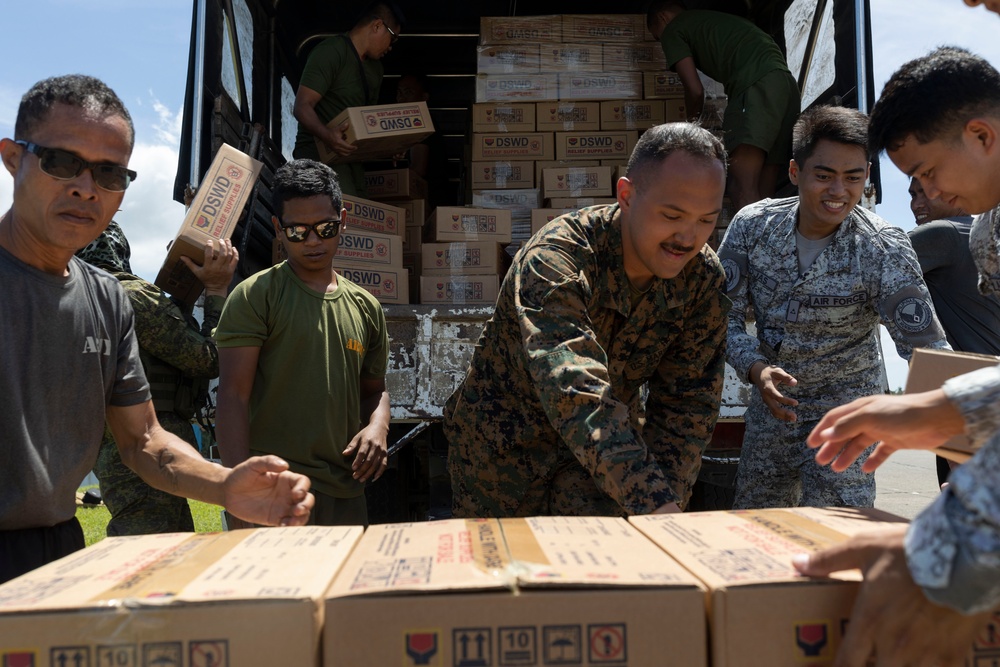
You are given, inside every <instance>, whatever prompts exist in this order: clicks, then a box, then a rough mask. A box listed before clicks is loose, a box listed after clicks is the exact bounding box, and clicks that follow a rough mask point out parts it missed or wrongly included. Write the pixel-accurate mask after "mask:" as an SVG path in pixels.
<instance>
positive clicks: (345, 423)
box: [215, 160, 390, 525]
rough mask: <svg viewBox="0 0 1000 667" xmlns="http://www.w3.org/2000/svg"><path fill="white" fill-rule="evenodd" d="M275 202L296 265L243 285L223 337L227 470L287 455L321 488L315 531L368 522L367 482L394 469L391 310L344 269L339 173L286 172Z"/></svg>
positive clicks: (222, 432) (306, 166)
mask: <svg viewBox="0 0 1000 667" xmlns="http://www.w3.org/2000/svg"><path fill="white" fill-rule="evenodd" d="M272 198H273V206H274V212H275V217H274V218H273V219H272V220H273V223H274V229H275V232H276V233H277V235H278V238H280V239H281V241H282V244H283V245H284V247H285V250H286V252H287V254H288V261H286V262H282V263H281V264H279V265H277V266H274V267H271V268H270V269H266V270H264V271H261V272H260V273H258V274H256V275H254V276H251V277H250V278H247V279H246V280H244V281H243V282H242V283H240V284H239V285H237V286H236V288H235V289H234V290H233V293H232V294H231V295H230V296H229V299H228V300H227V301H226V305H225V308H224V309H223V311H222V318H221V319H220V320H219V327H218V329H217V330H216V335H215V338H216V341H217V343H218V346H219V370H220V372H221V374H220V376H219V403H218V410H217V425H216V435H217V437H218V442H219V451H220V452H221V454H222V462H223V463H225V464H226V465H236V464H238V463H240V462H242V461H243V460H245V459H246V458H247V457H248V456H250V455H251V454H275V455H278V456H281V457H282V458H283V459H285V460H287V461H288V462H289V464H290V465H291V467H292V470H295V471H296V472H301V473H303V474H305V475H308V476H309V478H310V479H311V480H312V488H313V493H314V495H315V496H316V506H315V507H314V508H313V511H312V514H311V516H310V518H309V521H310V523H315V524H317V525H352V524H353V525H357V524H364V525H367V523H368V511H367V509H366V505H365V497H364V488H365V487H364V484H365V482H367V481H369V480H370V481H374V480H376V479H378V478H379V477H380V476H381V475H382V473H383V472H385V469H386V465H387V461H386V448H387V443H386V436H387V435H388V432H389V418H390V415H389V393H388V392H387V391H386V387H385V371H386V366H387V364H388V351H389V336H388V333H387V329H386V323H385V313H384V312H383V310H382V306H381V305H380V304H379V303H378V301H376V300H375V298H374V297H373V296H371V295H370V294H368V292H366V291H365V290H363V289H362V288H361V287H358V286H357V285H355V284H354V283H352V282H350V281H349V280H347V279H345V278H344V277H342V276H339V275H337V273H336V272H335V271H334V270H333V258H334V256H335V255H336V254H337V248H338V247H339V245H340V232H341V230H342V228H343V223H342V222H341V220H342V219H343V202H342V195H341V192H340V186H339V185H338V183H337V176H336V174H335V173H334V172H333V170H332V169H330V167H328V166H326V165H325V164H322V163H320V162H316V161H314V160H293V161H292V162H289V163H288V164H286V165H284V166H283V167H281V168H280V169H278V171H277V172H275V175H274V188H273V190H272ZM290 427H291V428H290Z"/></svg>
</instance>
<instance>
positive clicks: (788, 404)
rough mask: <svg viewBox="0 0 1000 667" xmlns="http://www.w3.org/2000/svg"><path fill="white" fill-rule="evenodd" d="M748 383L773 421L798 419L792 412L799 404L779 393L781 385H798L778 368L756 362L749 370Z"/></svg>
mask: <svg viewBox="0 0 1000 667" xmlns="http://www.w3.org/2000/svg"><path fill="white" fill-rule="evenodd" d="M750 381H751V382H753V384H754V385H755V386H756V387H757V390H758V391H759V392H760V397H761V398H762V399H763V400H764V405H766V406H767V409H768V410H770V411H771V414H772V415H774V418H775V419H780V420H781V421H784V422H794V421H796V420H797V419H798V417H796V415H795V412H794V411H793V410H789V408H794V407H795V406H797V405H798V404H799V402H798V401H797V400H795V399H794V398H791V397H789V396H785V395H784V394H782V393H781V389H780V387H781V386H782V385H785V386H788V387H794V386H795V385H797V384H798V383H799V381H798V380H796V379H795V378H794V377H792V376H791V375H790V374H789V373H787V372H786V371H785V369H783V368H779V367H778V366H768V365H767V364H765V363H764V362H758V363H757V364H755V365H754V366H753V367H752V368H751V369H750Z"/></svg>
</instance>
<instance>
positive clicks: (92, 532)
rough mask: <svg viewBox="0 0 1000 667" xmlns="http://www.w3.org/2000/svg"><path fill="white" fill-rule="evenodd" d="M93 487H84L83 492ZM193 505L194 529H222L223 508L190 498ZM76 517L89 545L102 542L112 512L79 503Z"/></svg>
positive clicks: (203, 530) (209, 530)
mask: <svg viewBox="0 0 1000 667" xmlns="http://www.w3.org/2000/svg"><path fill="white" fill-rule="evenodd" d="M89 488H93V487H89V486H88V487H84V488H82V489H80V491H81V492H83V491H86V490H87V489H89ZM188 505H190V506H191V517H192V518H193V519H194V529H195V531H197V532H199V533H214V532H217V531H220V530H222V516H221V511H222V508H221V507H219V506H218V505H209V504H208V503H201V502H198V501H197V500H189V501H188ZM76 518H77V520H78V521H79V522H80V525H81V526H83V536H84V538H85V539H86V541H87V546H88V547H89V546H90V545H91V544H94V543H95V542H100V541H101V540H103V539H104V538H105V537H106V533H105V531H106V529H107V527H108V521H110V520H111V514H110V513H109V512H108V508H107V507H105V506H104V505H97V506H94V505H79V506H77V508H76Z"/></svg>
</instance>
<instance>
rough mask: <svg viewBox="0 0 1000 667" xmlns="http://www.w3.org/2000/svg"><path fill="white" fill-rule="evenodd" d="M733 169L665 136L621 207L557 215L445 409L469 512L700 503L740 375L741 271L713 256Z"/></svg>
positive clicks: (601, 511)
mask: <svg viewBox="0 0 1000 667" xmlns="http://www.w3.org/2000/svg"><path fill="white" fill-rule="evenodd" d="M725 161H726V155H725V149H724V148H723V147H722V144H721V143H720V142H719V141H718V140H717V139H716V138H715V137H713V136H712V134H711V133H709V132H708V131H707V130H704V129H702V128H699V127H696V126H694V125H691V124H688V123H673V124H668V125H660V126H658V127H655V128H653V129H650V130H648V131H647V132H646V133H645V134H644V135H643V136H642V138H641V139H640V140H639V143H638V144H637V145H636V147H635V150H634V151H633V153H632V156H631V158H630V160H629V163H628V170H627V176H625V177H623V178H621V179H619V181H618V203H617V204H612V205H609V206H596V207H592V208H586V209H583V210H582V211H579V212H576V213H570V214H567V215H564V216H562V217H559V218H556V219H555V220H553V221H552V222H551V223H549V224H548V225H547V226H546V227H545V228H543V229H542V230H541V231H540V232H539V233H537V234H535V236H534V237H532V239H531V240H530V241H528V243H527V244H526V246H525V247H524V248H523V249H522V250H521V251H520V252H519V253H518V255H517V257H516V258H515V259H514V265H513V267H512V268H511V269H510V271H509V272H508V273H507V277H506V278H505V279H504V282H503V285H502V287H501V290H500V296H499V298H498V300H497V305H496V311H495V313H494V315H493V317H492V318H491V319H490V321H489V322H487V323H486V327H485V329H484V330H483V333H482V336H481V337H480V339H479V342H478V343H477V344H476V349H475V351H474V353H473V356H472V361H471V366H470V369H469V372H468V375H467V376H466V378H465V381H464V382H463V383H462V385H461V386H459V388H458V389H457V390H456V391H455V393H454V394H453V395H452V397H451V398H450V399H449V400H448V403H447V405H446V406H445V412H444V418H445V422H444V428H445V434H446V436H447V438H448V442H449V447H450V450H449V456H448V465H449V470H450V473H451V480H452V491H453V493H454V501H453V509H454V514H455V515H456V516H461V517H498V516H500V517H502V516H531V515H542V514H545V515H560V514H567V515H619V516H620V515H623V514H646V513H651V512H654V511H675V512H676V511H679V509H680V508H682V507H684V506H685V505H686V504H687V501H688V499H689V498H690V494H691V486H692V485H693V484H694V481H695V479H696V477H697V475H698V470H699V468H700V466H701V455H702V452H703V451H704V449H705V446H706V445H707V443H708V441H709V439H710V437H711V434H712V430H713V428H714V426H715V421H716V418H717V416H718V413H719V404H720V399H721V391H722V381H723V371H724V368H725V336H726V312H727V310H728V308H729V301H728V299H726V297H725V296H724V295H723V293H722V289H723V286H724V282H725V275H724V274H723V271H722V267H721V265H720V264H719V261H718V258H717V257H716V256H715V253H714V252H713V251H712V250H711V249H710V248H709V247H708V246H707V245H706V242H707V241H708V238H709V237H710V236H711V234H712V232H713V229H714V226H715V222H716V219H717V217H718V215H719V213H720V210H721V208H722V195H723V192H724V189H725V176H726V168H725ZM647 382H648V386H649V396H648V399H647V400H646V401H645V405H644V406H643V402H642V398H641V390H642V387H643V385H645V384H646V383H647ZM643 418H645V423H644V424H643V421H642V420H643Z"/></svg>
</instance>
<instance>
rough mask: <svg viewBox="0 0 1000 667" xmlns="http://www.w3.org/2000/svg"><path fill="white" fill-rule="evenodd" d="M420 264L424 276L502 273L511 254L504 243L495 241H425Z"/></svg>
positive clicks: (498, 274)
mask: <svg viewBox="0 0 1000 667" xmlns="http://www.w3.org/2000/svg"><path fill="white" fill-rule="evenodd" d="M420 254H421V257H420V266H421V267H422V269H423V272H422V275H425V276H447V275H450V274H453V273H460V274H464V275H494V276H502V275H504V274H505V273H507V268H508V267H509V266H510V255H508V254H507V252H506V251H505V250H504V244H503V243H497V242H495V241H453V242H451V243H425V244H423V247H422V248H421V253H420Z"/></svg>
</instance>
